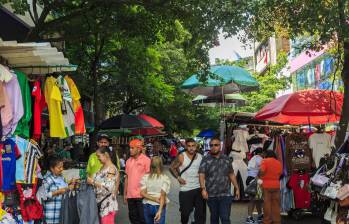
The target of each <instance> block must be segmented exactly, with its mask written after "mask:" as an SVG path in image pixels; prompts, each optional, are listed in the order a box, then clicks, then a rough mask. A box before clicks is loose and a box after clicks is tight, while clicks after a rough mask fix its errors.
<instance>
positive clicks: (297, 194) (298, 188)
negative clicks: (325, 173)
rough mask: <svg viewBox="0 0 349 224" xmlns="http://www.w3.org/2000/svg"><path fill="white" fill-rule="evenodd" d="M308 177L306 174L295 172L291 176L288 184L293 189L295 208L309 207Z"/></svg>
mask: <svg viewBox="0 0 349 224" xmlns="http://www.w3.org/2000/svg"><path fill="white" fill-rule="evenodd" d="M309 182H310V177H309V175H308V174H306V173H305V174H299V173H295V174H293V175H292V176H291V178H290V180H289V182H288V186H289V187H290V188H291V189H292V190H293V194H294V202H295V206H296V208H309V207H310V198H311V195H310V192H309V190H308V185H309Z"/></svg>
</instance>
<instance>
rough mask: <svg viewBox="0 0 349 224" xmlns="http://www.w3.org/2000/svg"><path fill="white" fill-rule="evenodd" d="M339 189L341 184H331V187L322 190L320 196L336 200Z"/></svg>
mask: <svg viewBox="0 0 349 224" xmlns="http://www.w3.org/2000/svg"><path fill="white" fill-rule="evenodd" d="M339 188H341V184H340V182H338V183H332V182H331V183H330V184H329V185H327V186H325V187H324V188H323V189H322V190H321V192H320V195H322V196H324V197H327V198H330V199H336V198H337V193H338V191H339Z"/></svg>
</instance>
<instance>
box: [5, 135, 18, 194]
mask: <svg viewBox="0 0 349 224" xmlns="http://www.w3.org/2000/svg"><path fill="white" fill-rule="evenodd" d="M0 148H1V154H2V159H1V160H2V187H1V189H2V191H4V192H7V191H13V190H15V189H16V159H17V158H19V157H20V156H21V153H20V151H19V149H18V147H17V145H16V143H15V142H14V141H13V140H12V139H6V140H5V141H4V142H1V143H0Z"/></svg>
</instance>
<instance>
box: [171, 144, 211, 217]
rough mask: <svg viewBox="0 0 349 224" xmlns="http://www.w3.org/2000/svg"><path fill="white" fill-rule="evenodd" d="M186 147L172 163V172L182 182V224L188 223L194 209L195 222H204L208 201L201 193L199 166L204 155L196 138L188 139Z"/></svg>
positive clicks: (180, 195) (180, 192)
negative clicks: (199, 149) (198, 150)
mask: <svg viewBox="0 0 349 224" xmlns="http://www.w3.org/2000/svg"><path fill="white" fill-rule="evenodd" d="M185 146H186V149H185V151H183V152H182V153H180V154H179V155H178V156H177V157H176V159H175V160H174V161H173V162H172V164H171V167H170V169H171V171H172V174H173V175H174V176H175V177H176V178H177V180H178V182H179V184H180V191H179V206H180V208H179V210H180V212H181V222H182V224H187V223H188V221H189V217H190V214H191V213H192V211H193V209H195V210H194V217H195V222H194V223H195V224H203V223H205V220H206V203H205V200H204V199H203V197H202V194H201V188H200V182H199V167H200V164H201V161H202V155H201V154H200V153H198V152H197V149H198V147H197V144H196V142H195V140H194V139H192V138H190V139H187V140H186V142H185Z"/></svg>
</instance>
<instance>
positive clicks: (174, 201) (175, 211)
mask: <svg viewBox="0 0 349 224" xmlns="http://www.w3.org/2000/svg"><path fill="white" fill-rule="evenodd" d="M168 176H170V177H171V178H172V176H171V175H170V174H169V173H168ZM171 180H172V181H171V192H170V194H169V199H170V203H169V204H168V207H167V213H166V217H167V218H166V223H168V224H180V213H179V204H178V191H179V185H178V182H177V181H176V180H175V179H174V178H172V179H171ZM118 201H119V214H118V217H117V219H116V220H117V221H116V223H117V224H128V223H130V222H129V220H128V212H127V207H126V205H124V204H123V202H122V198H121V197H120V198H119V200H118ZM207 214H209V211H208V209H207ZM246 215H247V203H246V202H235V203H233V206H232V209H231V223H232V224H243V223H245V218H246ZM207 223H210V222H209V217H207ZM282 223H283V224H296V223H297V224H298V223H307V224H321V220H320V219H319V218H316V217H312V216H305V217H304V218H303V219H301V220H299V221H296V220H293V219H292V218H289V217H283V220H282Z"/></svg>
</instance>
